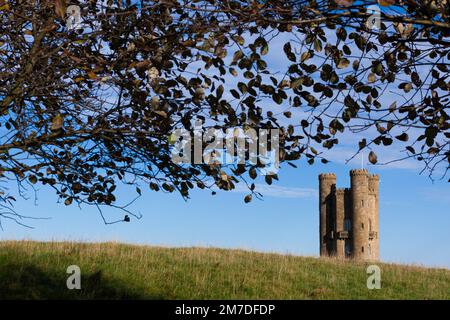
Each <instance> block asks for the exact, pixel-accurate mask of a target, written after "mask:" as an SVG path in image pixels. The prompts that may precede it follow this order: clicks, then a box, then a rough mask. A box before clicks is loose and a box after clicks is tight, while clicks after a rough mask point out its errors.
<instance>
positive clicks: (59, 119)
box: [51, 114, 64, 131]
mask: <svg viewBox="0 0 450 320" xmlns="http://www.w3.org/2000/svg"><path fill="white" fill-rule="evenodd" d="M63 123H64V119H63V116H62V115H61V114H58V115H56V116H55V117H54V118H53V120H52V127H51V130H52V131H58V130H59V129H61V128H62V126H63Z"/></svg>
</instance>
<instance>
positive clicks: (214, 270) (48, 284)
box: [0, 241, 450, 299]
mask: <svg viewBox="0 0 450 320" xmlns="http://www.w3.org/2000/svg"><path fill="white" fill-rule="evenodd" d="M70 265H78V266H80V267H81V270H82V290H79V291H70V290H67V288H66V279H67V277H68V274H66V269H67V267H68V266H70ZM379 266H380V267H381V271H382V274H381V276H382V288H381V289H380V290H368V289H367V286H366V281H367V274H366V267H367V264H365V263H351V262H345V261H339V260H335V259H317V258H306V257H297V256H290V255H279V254H263V253H257V252H251V251H243V250H224V249H206V248H158V247H147V246H132V245H124V244H119V243H96V244H87V243H73V242H52V243H43V242H30V241H18V242H17V241H7V242H0V284H1V287H0V288H1V289H0V298H1V299H12V298H20V299H22V298H25V299H47V298H66V299H134V298H135V299H450V270H447V269H429V268H421V267H416V266H406V265H393V264H379Z"/></svg>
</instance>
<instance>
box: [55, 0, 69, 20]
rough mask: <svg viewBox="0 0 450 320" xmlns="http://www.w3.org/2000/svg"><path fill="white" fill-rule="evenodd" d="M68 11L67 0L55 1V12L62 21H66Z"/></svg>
mask: <svg viewBox="0 0 450 320" xmlns="http://www.w3.org/2000/svg"><path fill="white" fill-rule="evenodd" d="M66 9H67V1H66V0H56V1H55V12H56V15H57V16H59V17H60V18H61V19H64V18H65V16H66Z"/></svg>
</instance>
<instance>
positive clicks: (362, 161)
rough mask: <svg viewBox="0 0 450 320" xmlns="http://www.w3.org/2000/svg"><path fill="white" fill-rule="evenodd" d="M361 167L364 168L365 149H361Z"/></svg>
mask: <svg viewBox="0 0 450 320" xmlns="http://www.w3.org/2000/svg"><path fill="white" fill-rule="evenodd" d="M361 169H364V151H361Z"/></svg>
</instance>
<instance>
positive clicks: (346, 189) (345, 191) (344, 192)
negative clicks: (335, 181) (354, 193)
mask: <svg viewBox="0 0 450 320" xmlns="http://www.w3.org/2000/svg"><path fill="white" fill-rule="evenodd" d="M349 192H350V189H349V188H337V189H336V194H346V193H349Z"/></svg>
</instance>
